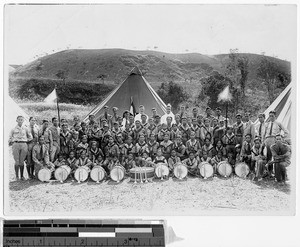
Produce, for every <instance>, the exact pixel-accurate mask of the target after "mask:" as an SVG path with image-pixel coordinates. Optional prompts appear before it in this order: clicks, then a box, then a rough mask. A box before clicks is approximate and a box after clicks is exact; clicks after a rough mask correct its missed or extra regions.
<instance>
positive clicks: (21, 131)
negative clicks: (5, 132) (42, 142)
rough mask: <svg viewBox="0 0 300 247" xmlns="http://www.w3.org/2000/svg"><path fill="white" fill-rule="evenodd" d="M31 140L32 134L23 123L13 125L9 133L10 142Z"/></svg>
mask: <svg viewBox="0 0 300 247" xmlns="http://www.w3.org/2000/svg"><path fill="white" fill-rule="evenodd" d="M31 140H32V135H31V133H30V132H29V130H28V128H27V127H26V126H25V125H24V124H23V125H22V126H21V127H20V126H19V125H17V126H16V127H14V128H13V129H12V130H11V132H10V135H9V141H10V142H28V141H31Z"/></svg>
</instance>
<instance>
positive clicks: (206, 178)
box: [203, 164, 207, 179]
mask: <svg viewBox="0 0 300 247" xmlns="http://www.w3.org/2000/svg"><path fill="white" fill-rule="evenodd" d="M203 169H204V179H207V177H206V169H205V164H203Z"/></svg>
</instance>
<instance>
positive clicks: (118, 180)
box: [117, 169, 120, 183]
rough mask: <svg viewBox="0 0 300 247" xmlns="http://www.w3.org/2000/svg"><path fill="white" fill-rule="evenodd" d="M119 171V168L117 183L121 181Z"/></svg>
mask: <svg viewBox="0 0 300 247" xmlns="http://www.w3.org/2000/svg"><path fill="white" fill-rule="evenodd" d="M119 172H120V171H119V169H117V183H119V182H120V173H119Z"/></svg>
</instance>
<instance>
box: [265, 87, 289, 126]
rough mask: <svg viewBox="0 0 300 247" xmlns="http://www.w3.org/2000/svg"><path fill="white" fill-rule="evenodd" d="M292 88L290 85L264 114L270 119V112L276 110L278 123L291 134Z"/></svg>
mask: <svg viewBox="0 0 300 247" xmlns="http://www.w3.org/2000/svg"><path fill="white" fill-rule="evenodd" d="M291 88H292V84H291V83H290V84H289V85H288V86H287V87H286V88H285V89H284V90H283V91H282V92H281V94H280V95H279V96H278V97H277V98H276V99H275V100H274V102H273V103H272V104H271V105H270V106H269V107H268V108H267V109H266V110H265V112H264V113H265V115H266V118H268V116H269V112H270V111H272V110H275V111H276V119H277V121H278V122H280V123H282V124H283V126H284V127H286V128H287V129H288V130H289V132H291V105H292V98H291Z"/></svg>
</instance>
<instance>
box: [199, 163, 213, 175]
mask: <svg viewBox="0 0 300 247" xmlns="http://www.w3.org/2000/svg"><path fill="white" fill-rule="evenodd" d="M199 171H200V174H201V176H202V177H203V178H210V177H212V176H213V175H214V168H213V166H212V165H211V164H209V163H208V162H201V163H200V164H199Z"/></svg>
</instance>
